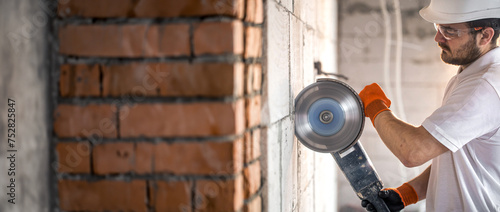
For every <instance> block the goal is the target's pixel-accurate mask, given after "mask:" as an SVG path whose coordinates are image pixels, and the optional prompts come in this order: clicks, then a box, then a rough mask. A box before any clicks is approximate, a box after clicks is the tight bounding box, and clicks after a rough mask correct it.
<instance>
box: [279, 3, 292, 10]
mask: <svg viewBox="0 0 500 212" xmlns="http://www.w3.org/2000/svg"><path fill="white" fill-rule="evenodd" d="M280 4H281V5H282V6H283V7H284V8H286V10H288V11H290V12H293V0H280Z"/></svg>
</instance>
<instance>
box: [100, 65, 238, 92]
mask: <svg viewBox="0 0 500 212" xmlns="http://www.w3.org/2000/svg"><path fill="white" fill-rule="evenodd" d="M242 94H243V64H242V63H236V64H227V63H195V64H187V63H131V64H121V65H110V66H105V67H104V68H103V95H104V96H121V95H132V96H207V97H222V96H241V95H242Z"/></svg>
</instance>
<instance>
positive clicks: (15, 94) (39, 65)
mask: <svg viewBox="0 0 500 212" xmlns="http://www.w3.org/2000/svg"><path fill="white" fill-rule="evenodd" d="M50 14H51V8H50V5H49V4H47V2H46V1H43V0H19V1H0V138H1V139H0V141H1V142H0V170H1V171H0V185H1V189H0V191H1V192H0V193H1V195H0V211H11V212H24V211H42V212H45V211H49V199H50V194H51V191H50V189H49V186H48V182H49V162H48V161H49V136H48V129H49V128H50V123H49V122H48V117H49V116H48V106H47V105H48V102H49V101H48V92H47V90H48V89H47V88H48V84H49V82H48V79H49V77H48V74H47V73H48V62H47V60H48V58H49V57H48V54H47V46H48V45H47V44H48V43H47V36H46V33H47V31H48V30H47V28H48V25H49V23H50V22H49V19H50V18H51V16H50ZM9 99H11V100H13V101H10V100H9ZM8 119H10V120H8ZM8 139H11V140H10V141H9V140H8ZM14 203H15V204H14Z"/></svg>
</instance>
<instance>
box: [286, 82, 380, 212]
mask: <svg viewBox="0 0 500 212" xmlns="http://www.w3.org/2000/svg"><path fill="white" fill-rule="evenodd" d="M364 120H365V115H364V111H363V103H362V102H361V99H360V98H359V96H358V94H357V93H356V92H355V91H354V90H353V89H352V88H351V87H350V86H349V85H347V84H346V83H344V82H341V81H338V80H335V79H327V78H324V79H318V81H317V82H316V83H314V84H311V85H309V86H307V87H306V88H304V89H303V90H302V91H301V92H300V93H299V94H298V95H297V97H296V98H295V136H297V138H298V140H299V141H300V142H301V143H302V144H303V145H304V146H306V147H308V148H309V149H311V150H313V151H317V152H323V153H330V154H332V156H333V157H334V158H335V161H336V162H337V165H338V166H339V168H340V169H341V170H342V172H343V173H344V175H345V177H346V178H347V180H348V181H349V183H350V184H351V186H352V188H353V189H354V192H355V193H356V195H357V196H358V197H359V198H360V199H363V200H368V201H370V203H372V204H373V205H374V206H375V208H376V209H377V211H379V212H380V211H389V209H388V208H387V206H386V205H385V202H384V201H383V200H382V199H380V198H379V197H378V192H379V191H380V189H382V188H383V184H382V181H381V180H380V178H379V177H378V175H377V172H376V171H375V169H374V168H373V165H372V163H371V161H370V159H369V158H368V156H367V155H366V153H365V151H364V149H363V146H362V145H361V143H360V142H358V138H359V137H360V136H361V133H362V131H363V127H364Z"/></svg>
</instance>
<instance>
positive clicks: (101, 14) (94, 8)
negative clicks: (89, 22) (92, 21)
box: [57, 0, 134, 18]
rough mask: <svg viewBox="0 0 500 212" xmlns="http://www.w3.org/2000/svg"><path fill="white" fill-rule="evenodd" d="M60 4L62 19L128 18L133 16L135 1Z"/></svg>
mask: <svg viewBox="0 0 500 212" xmlns="http://www.w3.org/2000/svg"><path fill="white" fill-rule="evenodd" d="M58 2H59V5H58V7H57V14H58V15H59V16H61V17H70V16H81V17H95V18H109V17H128V16H130V15H133V13H132V10H133V8H134V0H66V1H58Z"/></svg>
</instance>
